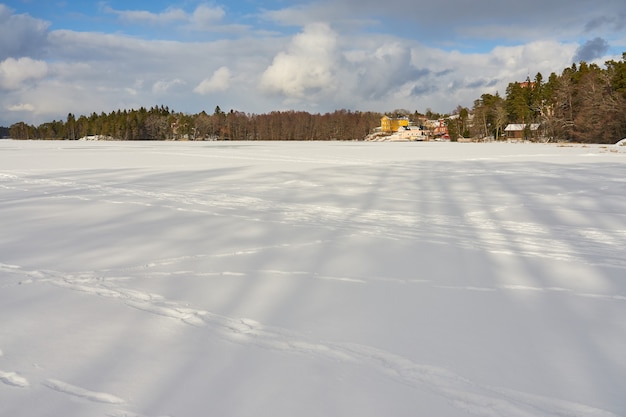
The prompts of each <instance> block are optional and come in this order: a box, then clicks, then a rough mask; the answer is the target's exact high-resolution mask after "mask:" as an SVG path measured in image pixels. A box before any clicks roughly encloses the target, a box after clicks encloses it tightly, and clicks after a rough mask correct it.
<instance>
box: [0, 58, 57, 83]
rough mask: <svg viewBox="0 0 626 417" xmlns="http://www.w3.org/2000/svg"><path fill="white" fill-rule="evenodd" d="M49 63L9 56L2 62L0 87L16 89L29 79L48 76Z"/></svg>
mask: <svg viewBox="0 0 626 417" xmlns="http://www.w3.org/2000/svg"><path fill="white" fill-rule="evenodd" d="M47 73H48V64H46V63H45V62H44V61H36V60H34V59H31V58H20V59H15V58H7V59H5V60H4V61H2V62H0V89H6V90H15V89H18V88H20V87H21V86H22V84H23V83H24V82H26V81H28V80H36V79H40V78H43V77H45V76H46V74H47Z"/></svg>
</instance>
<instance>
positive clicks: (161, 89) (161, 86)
mask: <svg viewBox="0 0 626 417" xmlns="http://www.w3.org/2000/svg"><path fill="white" fill-rule="evenodd" d="M185 84H186V83H185V81H183V80H181V79H180V78H175V79H173V80H159V81H157V82H155V83H154V84H153V85H152V92H153V93H155V94H162V93H167V92H168V91H169V90H170V89H172V88H174V87H176V86H179V85H185ZM135 85H137V86H139V87H140V88H141V85H142V83H138V82H136V83H135Z"/></svg>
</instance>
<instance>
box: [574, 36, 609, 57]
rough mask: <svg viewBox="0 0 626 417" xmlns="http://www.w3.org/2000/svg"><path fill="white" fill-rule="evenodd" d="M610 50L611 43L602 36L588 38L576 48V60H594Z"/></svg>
mask: <svg viewBox="0 0 626 417" xmlns="http://www.w3.org/2000/svg"><path fill="white" fill-rule="evenodd" d="M608 50H609V43H608V42H607V41H606V40H604V39H602V38H594V39H591V40H588V41H587V42H585V43H584V44H583V45H581V46H580V47H579V48H578V49H577V50H576V55H575V56H574V61H575V62H579V61H587V62H588V61H593V60H594V59H597V58H601V57H602V56H604V54H606V53H607V51H608Z"/></svg>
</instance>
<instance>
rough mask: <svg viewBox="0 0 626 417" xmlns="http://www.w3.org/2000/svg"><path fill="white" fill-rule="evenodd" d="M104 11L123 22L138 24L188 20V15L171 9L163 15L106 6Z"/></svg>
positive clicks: (180, 10)
mask: <svg viewBox="0 0 626 417" xmlns="http://www.w3.org/2000/svg"><path fill="white" fill-rule="evenodd" d="M103 10H104V11H105V12H107V13H112V14H115V15H117V16H118V17H119V18H120V19H121V20H124V21H126V22H130V23H137V24H146V23H147V24H168V23H172V22H177V21H179V22H180V21H185V20H187V19H188V16H187V13H185V11H184V10H182V9H177V8H169V9H166V10H165V11H163V12H161V13H152V12H149V11H146V10H116V9H113V8H112V7H109V6H104V7H103Z"/></svg>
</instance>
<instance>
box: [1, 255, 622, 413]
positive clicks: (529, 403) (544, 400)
mask: <svg viewBox="0 0 626 417" xmlns="http://www.w3.org/2000/svg"><path fill="white" fill-rule="evenodd" d="M242 253H250V252H248V251H242ZM0 272H3V273H11V274H17V275H20V276H27V277H36V280H35V281H33V282H40V283H49V284H52V285H56V286H59V287H61V288H66V289H68V290H72V291H80V292H83V293H87V294H91V295H93V296H98V297H104V298H109V299H113V300H116V301H119V302H122V303H124V304H125V305H127V306H129V307H132V308H135V309H138V310H141V311H144V312H147V313H150V314H154V315H158V316H164V317H167V318H171V319H175V320H178V321H180V322H181V323H183V324H185V325H190V326H193V327H194V328H196V329H198V331H201V329H206V331H210V332H213V333H214V334H216V335H218V336H219V337H220V338H221V339H223V340H225V341H228V342H231V343H236V344H242V345H247V346H253V347H257V348H262V349H268V350H272V351H280V352H284V353H290V354H301V355H308V356H312V357H316V358H318V359H321V360H329V361H341V362H348V363H356V364H358V365H360V366H366V367H369V368H370V369H375V370H377V371H378V372H380V373H381V374H382V375H385V376H387V377H388V378H391V379H393V380H395V381H397V382H399V383H401V384H404V385H408V386H410V387H413V388H415V389H418V390H423V391H426V392H430V393H431V394H433V395H436V396H439V397H442V398H443V399H445V400H446V401H448V402H449V403H450V404H452V405H454V406H455V407H456V408H459V409H461V410H464V411H466V412H467V413H469V414H472V415H478V416H485V417H490V416H494V417H495V416H503V415H506V416H514V417H515V416H519V417H531V416H532V417H542V416H545V417H548V416H569V417H618V416H617V415H616V414H613V413H611V412H608V411H605V410H601V409H596V408H593V407H589V406H586V405H583V404H577V403H574V402H569V401H562V400H559V399H555V398H549V397H542V396H538V395H532V394H528V393H524V392H519V391H515V390H509V389H505V388H501V387H492V386H488V385H483V384H479V383H476V382H474V381H471V380H469V379H466V378H464V377H462V376H460V375H458V374H455V373H453V372H450V371H448V370H446V369H442V368H438V367H433V366H428V365H422V364H418V363H415V362H413V361H411V360H409V359H407V358H404V357H402V356H399V355H396V354H393V353H390V352H386V351H383V350H380V349H377V348H373V347H369V346H364V345H358V344H352V343H336V342H329V341H313V340H310V339H309V338H307V337H305V336H303V335H300V334H298V333H295V332H292V331H289V330H286V329H282V328H277V327H271V326H266V325H264V324H262V323H260V322H258V321H256V320H253V319H250V318H233V317H226V316H222V315H218V314H214V313H211V312H209V311H205V310H200V309H194V308H192V307H190V306H189V303H186V302H184V301H173V300H167V299H165V298H164V297H162V296H160V295H157V294H151V293H145V292H141V291H137V290H130V289H125V288H123V287H121V286H120V285H119V281H117V280H115V279H113V280H107V279H103V277H102V274H98V273H96V272H97V271H94V272H92V273H89V272H87V273H79V274H74V275H68V274H62V273H59V272H54V271H28V270H24V269H22V268H20V267H19V266H16V265H4V264H0ZM265 272H268V273H275V274H278V275H290V276H294V277H295V279H300V277H299V276H300V275H306V274H307V273H302V272H300V273H298V272H295V273H291V272H289V271H265ZM174 274H175V272H174ZM346 278H347V279H346V280H342V282H347V283H359V284H362V283H367V281H368V278H366V277H358V278H356V277H346ZM416 283H417V284H423V285H431V283H430V282H429V281H416ZM404 284H406V282H404ZM431 286H432V287H433V288H437V289H441V290H455V291H458V290H463V291H481V292H495V291H536V292H553V293H555V294H563V295H576V296H583V297H592V298H597V299H599V300H613V301H615V300H617V301H626V296H616V295H602V294H585V293H576V292H575V291H572V290H569V289H565V288H538V287H528V286H513V285H511V286H502V287H498V288H477V287H463V286H457V287H455V286H437V285H431ZM0 381H2V382H4V383H5V384H8V385H13V386H18V387H28V386H29V384H28V381H26V380H25V379H24V378H22V377H20V376H19V375H17V374H15V373H7V372H0ZM42 384H43V385H45V386H46V387H48V388H50V389H52V390H55V391H58V392H62V393H65V394H68V395H71V396H75V397H80V398H83V399H86V400H89V401H94V402H99V403H105V404H110V405H123V404H126V401H125V400H123V399H122V398H120V397H118V396H115V395H112V394H107V393H102V392H94V391H90V390H87V389H84V388H81V387H77V386H74V385H71V384H69V383H66V382H62V381H59V380H56V379H52V378H50V379H46V380H45V381H43V382H42ZM108 415H110V416H115V417H117V416H139V414H135V413H133V412H130V411H128V412H127V411H119V410H117V411H112V412H111V413H110V414H108Z"/></svg>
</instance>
